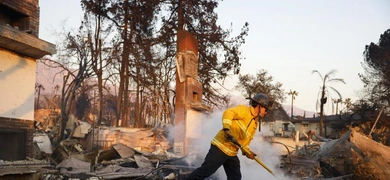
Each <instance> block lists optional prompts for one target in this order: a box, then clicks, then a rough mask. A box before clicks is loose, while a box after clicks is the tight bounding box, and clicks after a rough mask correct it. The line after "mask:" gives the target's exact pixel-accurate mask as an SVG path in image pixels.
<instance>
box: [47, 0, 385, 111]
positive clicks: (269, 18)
mask: <svg viewBox="0 0 390 180" xmlns="http://www.w3.org/2000/svg"><path fill="white" fill-rule="evenodd" d="M39 6H40V34H39V37H40V38H41V39H43V40H45V41H48V42H51V43H54V44H56V43H57V42H58V41H59V39H57V37H56V36H55V35H54V34H53V32H54V31H60V30H61V29H62V27H63V26H65V27H70V28H75V29H76V28H78V27H79V25H80V22H81V19H82V14H83V13H82V10H81V6H80V1H79V0H72V1H70V0H67V1H65V0H40V1H39ZM216 11H217V13H218V17H219V19H218V24H220V25H221V26H222V27H224V28H229V27H230V26H231V25H232V28H233V32H232V35H237V34H238V33H239V32H240V29H241V27H242V26H243V25H244V23H245V22H248V23H249V35H248V36H247V37H246V42H245V44H244V45H243V46H242V47H241V49H240V50H241V52H242V55H243V57H244V58H245V59H244V60H243V61H242V62H241V65H242V66H241V74H242V75H244V74H251V75H256V73H257V72H258V71H259V70H261V69H264V70H267V71H268V74H269V75H270V76H272V77H273V78H274V82H280V83H282V84H283V86H282V88H283V89H284V90H285V92H286V93H287V92H289V91H290V90H292V91H297V92H298V96H296V97H295V100H294V106H296V107H298V108H300V109H304V110H306V111H310V112H318V110H317V109H316V108H317V106H316V102H317V99H318V94H319V92H320V86H321V84H322V81H321V79H320V77H319V75H318V74H312V71H313V70H318V71H319V72H320V73H321V74H322V75H325V74H326V73H328V72H329V71H331V70H333V69H335V70H337V73H336V74H335V76H334V78H342V79H344V81H345V82H346V84H343V83H329V84H328V85H330V86H332V87H334V88H335V89H337V90H338V91H339V92H340V93H341V95H342V98H343V99H345V98H351V99H352V101H353V102H354V101H356V100H358V99H360V98H361V95H360V91H361V90H362V88H363V84H362V82H361V81H360V79H359V76H358V74H359V73H364V70H363V68H362V66H361V63H362V62H363V60H364V59H363V52H364V49H365V46H366V45H369V44H370V43H371V42H374V43H378V41H379V37H380V35H381V34H383V33H384V32H385V31H386V30H387V29H390V1H388V0H326V1H325V0H239V1H238V0H225V1H222V2H220V3H219V7H218V8H217V10H216ZM237 79H238V78H237V76H233V77H231V78H229V79H228V80H227V81H226V82H225V84H224V85H225V86H226V87H227V88H228V89H230V91H229V92H226V93H229V94H235V95H241V94H240V93H239V92H237V91H235V90H234V86H235V85H236V84H237ZM331 95H332V97H333V98H336V97H337V95H336V94H335V93H332V92H331ZM286 97H287V98H286V101H285V102H282V104H289V105H291V96H288V95H286ZM340 106H341V105H339V110H340V109H341V108H342V107H340ZM332 109H333V108H332V107H331V103H327V105H326V106H325V113H326V114H332ZM334 113H335V112H334Z"/></svg>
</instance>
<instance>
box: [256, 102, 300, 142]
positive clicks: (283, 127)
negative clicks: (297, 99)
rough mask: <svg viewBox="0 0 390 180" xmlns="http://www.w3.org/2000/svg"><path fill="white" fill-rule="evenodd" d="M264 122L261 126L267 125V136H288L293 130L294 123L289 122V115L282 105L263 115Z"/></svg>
mask: <svg viewBox="0 0 390 180" xmlns="http://www.w3.org/2000/svg"><path fill="white" fill-rule="evenodd" d="M264 122H265V123H264V124H263V126H264V125H266V126H268V127H269V130H270V134H268V135H269V136H282V137H290V136H291V133H292V132H294V125H293V124H292V123H290V117H289V116H288V114H287V112H286V111H285V110H284V109H283V107H277V108H275V109H272V110H271V111H270V113H268V114H267V115H266V116H265V117H264Z"/></svg>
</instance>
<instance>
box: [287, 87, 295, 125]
mask: <svg viewBox="0 0 390 180" xmlns="http://www.w3.org/2000/svg"><path fill="white" fill-rule="evenodd" d="M287 94H288V95H291V120H293V112H294V111H293V110H294V109H293V108H294V99H295V96H298V92H297V91H295V90H294V91H292V90H291V89H290V92H288V93H287Z"/></svg>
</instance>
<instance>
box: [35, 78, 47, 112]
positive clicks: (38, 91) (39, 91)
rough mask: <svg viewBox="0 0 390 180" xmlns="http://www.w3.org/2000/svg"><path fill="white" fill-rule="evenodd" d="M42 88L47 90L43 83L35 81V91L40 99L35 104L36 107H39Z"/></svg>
mask: <svg viewBox="0 0 390 180" xmlns="http://www.w3.org/2000/svg"><path fill="white" fill-rule="evenodd" d="M41 90H43V91H44V90H45V88H44V87H43V85H42V84H39V83H35V92H36V93H38V99H37V102H36V105H35V108H36V109H39V98H40V96H41Z"/></svg>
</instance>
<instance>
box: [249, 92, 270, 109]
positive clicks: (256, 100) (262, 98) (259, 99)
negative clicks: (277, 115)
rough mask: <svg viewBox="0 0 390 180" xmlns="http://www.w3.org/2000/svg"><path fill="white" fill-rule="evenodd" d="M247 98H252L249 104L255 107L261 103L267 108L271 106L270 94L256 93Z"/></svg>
mask: <svg viewBox="0 0 390 180" xmlns="http://www.w3.org/2000/svg"><path fill="white" fill-rule="evenodd" d="M247 99H250V102H249V104H250V105H251V106H253V107H256V106H257V105H259V104H260V105H261V106H263V107H264V108H265V109H267V110H268V108H270V106H271V103H270V100H269V98H268V96H267V95H265V94H262V93H259V94H256V95H255V96H253V97H251V98H247Z"/></svg>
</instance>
